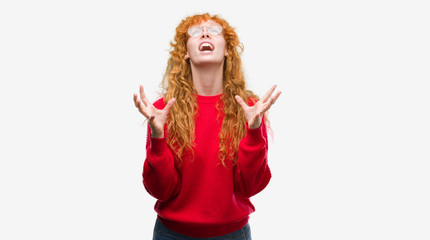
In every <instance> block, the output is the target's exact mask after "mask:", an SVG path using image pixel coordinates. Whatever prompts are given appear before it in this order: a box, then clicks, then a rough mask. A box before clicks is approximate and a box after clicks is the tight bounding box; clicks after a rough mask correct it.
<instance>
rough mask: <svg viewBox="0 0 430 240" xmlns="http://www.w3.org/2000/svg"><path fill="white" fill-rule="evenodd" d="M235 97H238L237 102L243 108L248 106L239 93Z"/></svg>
mask: <svg viewBox="0 0 430 240" xmlns="http://www.w3.org/2000/svg"><path fill="white" fill-rule="evenodd" d="M234 98H235V99H236V102H237V103H238V104H239V105H240V106H241V107H242V109H243V110H245V109H247V108H248V105H247V104H246V103H245V102H244V101H243V99H242V98H241V97H240V96H239V95H236V96H235V97H234Z"/></svg>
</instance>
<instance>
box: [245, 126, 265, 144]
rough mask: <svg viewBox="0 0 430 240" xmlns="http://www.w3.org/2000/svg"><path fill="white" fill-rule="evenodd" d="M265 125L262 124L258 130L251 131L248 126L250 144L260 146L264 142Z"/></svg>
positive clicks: (247, 136) (247, 135)
mask: <svg viewBox="0 0 430 240" xmlns="http://www.w3.org/2000/svg"><path fill="white" fill-rule="evenodd" d="M262 126H263V123H261V124H260V126H259V127H258V128H255V129H251V128H249V126H248V124H246V139H247V141H246V142H247V143H248V144H252V145H254V144H258V143H261V142H264V137H263V127H262Z"/></svg>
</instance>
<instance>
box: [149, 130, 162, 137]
mask: <svg viewBox="0 0 430 240" xmlns="http://www.w3.org/2000/svg"><path fill="white" fill-rule="evenodd" d="M151 138H164V131H157V130H152V129H151Z"/></svg>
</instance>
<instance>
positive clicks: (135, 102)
mask: <svg viewBox="0 0 430 240" xmlns="http://www.w3.org/2000/svg"><path fill="white" fill-rule="evenodd" d="M133 101H134V106H136V107H137V108H138V107H139V105H138V104H137V94H136V93H135V94H133Z"/></svg>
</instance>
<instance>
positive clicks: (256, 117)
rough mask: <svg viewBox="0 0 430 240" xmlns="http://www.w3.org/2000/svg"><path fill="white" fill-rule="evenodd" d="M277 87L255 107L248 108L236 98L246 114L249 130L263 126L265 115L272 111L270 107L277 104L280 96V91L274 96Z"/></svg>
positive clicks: (239, 98)
mask: <svg viewBox="0 0 430 240" xmlns="http://www.w3.org/2000/svg"><path fill="white" fill-rule="evenodd" d="M275 88H276V85H274V86H273V87H272V88H271V89H270V90H269V91H268V92H267V93H266V94H265V95H264V96H263V98H261V99H260V100H259V101H257V102H256V103H255V104H254V105H253V106H251V107H250V106H248V105H247V104H246V103H245V102H244V101H243V99H242V98H241V97H239V96H236V101H237V103H238V104H239V105H240V106H241V107H242V109H243V112H244V114H245V119H246V121H247V123H248V126H249V128H251V129H255V128H258V127H259V126H260V125H261V121H262V119H263V115H264V113H265V112H266V111H267V110H269V109H270V107H271V106H272V105H273V104H274V103H275V102H276V100H277V99H278V97H279V95H280V94H281V92H280V91H278V92H277V93H276V94H275V95H274V96H273V97H271V96H272V94H273V92H274V91H275Z"/></svg>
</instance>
